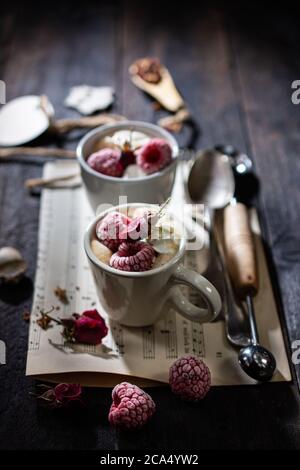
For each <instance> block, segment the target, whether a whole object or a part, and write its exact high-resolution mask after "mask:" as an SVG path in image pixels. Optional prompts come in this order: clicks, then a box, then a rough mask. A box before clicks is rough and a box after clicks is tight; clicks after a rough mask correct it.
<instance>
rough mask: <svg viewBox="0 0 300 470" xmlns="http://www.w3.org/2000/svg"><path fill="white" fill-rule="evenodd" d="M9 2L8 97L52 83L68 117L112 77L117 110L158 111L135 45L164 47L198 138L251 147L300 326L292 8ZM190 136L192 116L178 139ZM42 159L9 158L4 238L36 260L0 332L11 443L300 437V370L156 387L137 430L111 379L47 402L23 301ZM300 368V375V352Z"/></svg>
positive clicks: (274, 262)
mask: <svg viewBox="0 0 300 470" xmlns="http://www.w3.org/2000/svg"><path fill="white" fill-rule="evenodd" d="M6 3H7V5H6V7H5V8H3V7H2V8H3V10H2V12H1V16H0V23H1V29H0V40H1V43H0V51H1V52H0V54H1V57H0V60H1V62H0V67H1V68H0V79H2V80H5V82H6V85H7V95H8V96H7V98H8V99H11V98H13V97H16V96H18V95H23V94H30V93H36V94H40V93H45V94H47V95H48V96H49V98H50V99H51V101H52V102H53V104H54V106H55V110H56V114H57V116H58V117H65V116H76V115H77V114H76V113H75V112H72V111H70V110H67V109H66V108H65V107H64V106H63V104H62V103H63V99H64V98H65V96H66V94H67V91H68V89H69V87H70V86H72V85H76V84H82V83H87V84H92V85H99V84H100V85H101V84H102V85H107V84H110V85H112V86H114V87H115V89H116V91H117V102H116V105H115V107H114V110H115V111H116V112H119V113H122V114H125V115H126V116H128V117H129V118H135V119H143V120H149V121H152V122H155V121H156V120H157V118H158V117H159V116H160V115H162V114H163V113H162V112H157V111H155V110H154V109H153V107H152V106H151V102H150V101H149V100H148V99H147V98H146V97H145V96H144V95H143V94H142V93H140V92H139V91H138V90H137V89H136V88H134V86H133V85H132V84H131V82H130V81H129V79H128V73H127V69H128V65H129V64H130V63H131V62H132V61H133V60H134V59H135V58H137V57H140V56H144V55H154V56H158V57H160V58H161V60H162V61H163V62H164V63H166V65H167V66H168V67H169V68H170V70H171V71H172V73H173V75H174V77H175V80H176V83H177V84H178V86H179V88H180V90H181V91H182V93H183V95H184V97H185V99H186V101H187V102H188V103H189V105H190V109H191V111H192V113H193V115H194V116H195V118H196V121H197V123H198V124H199V126H200V128H201V132H200V133H199V135H198V136H197V139H196V142H195V144H196V147H198V148H199V147H209V146H212V145H214V144H216V143H220V142H221V143H222V142H225V143H232V144H234V145H236V146H237V147H239V148H240V149H241V150H245V151H247V152H248V153H249V154H250V155H251V157H252V158H253V161H254V163H255V168H256V172H257V174H258V176H259V178H260V180H261V192H260V197H259V202H258V209H259V214H260V220H261V223H262V227H263V235H264V239H265V243H266V248H267V253H268V258H269V263H270V266H271V268H272V274H273V279H274V287H275V291H276V294H277V298H278V302H279V305H280V306H281V308H282V313H283V322H284V324H286V326H287V332H288V337H289V341H290V343H289V344H290V345H291V342H292V341H294V340H297V339H300V316H299V305H300V290H299V282H300V249H299V247H300V233H299V227H300V224H299V214H300V184H299V182H300V158H299V148H300V147H299V145H300V132H299V116H300V106H296V105H293V104H292V102H291V83H292V81H293V80H296V79H300V62H299V54H298V49H299V39H300V30H299V28H298V24H297V19H296V17H295V16H294V15H293V12H292V11H291V10H289V11H284V10H280V9H277V10H276V8H275V7H274V8H275V9H274V8H273V10H272V12H270V11H269V10H263V9H262V7H260V6H259V5H258V6H256V7H253V6H251V7H248V8H246V7H245V5H243V8H241V9H239V8H238V7H228V6H227V7H226V8H225V7H224V8H222V7H216V8H213V7H211V6H210V7H209V6H206V5H205V4H203V2H201V5H202V6H201V8H199V9H198V11H197V10H195V9H193V8H190V6H189V3H188V2H183V4H184V5H185V8H183V7H182V8H181V9H176V11H175V10H174V7H171V6H170V4H169V6H168V7H167V6H166V7H165V8H164V7H162V6H160V7H158V4H157V7H154V5H155V3H153V5H152V4H149V7H148V8H146V7H145V6H143V4H144V3H146V2H139V3H137V4H136V5H134V4H132V3H126V2H119V3H115V4H114V3H112V2H107V3H106V2H95V3H89V4H87V3H86V2H82V7H81V8H80V9H78V7H76V8H73V7H72V6H68V5H67V3H65V2H63V1H62V2H60V3H59V4H56V5H55V4H53V5H52V6H51V5H50V4H48V6H40V7H39V8H36V9H34V8H32V9H31V8H30V7H29V6H28V5H26V3H25V2H24V6H18V5H17V4H14V3H13V2H11V1H9V2H6ZM25 5H26V6H25ZM173 5H175V3H174V4H173ZM251 5H252V3H251ZM157 8H159V10H157ZM189 138H190V136H189V131H188V130H186V131H185V132H184V133H183V134H182V135H181V136H180V137H179V141H180V144H181V145H182V146H184V145H186V144H187V142H188V141H189ZM77 140H78V133H77V134H76V133H75V134H73V135H72V136H69V138H68V140H67V141H61V142H57V144H59V145H62V146H64V147H66V148H74V147H75V145H76V142H77ZM41 143H42V144H47V143H48V142H47V140H46V139H42V141H41ZM49 143H50V142H49ZM52 144H53V142H52ZM25 160H26V161H25ZM42 163H43V162H42V160H41V159H38V158H36V157H35V158H34V157H32V158H31V157H27V158H26V159H25V158H23V159H21V158H20V159H19V160H18V161H17V162H9V161H6V162H1V164H0V246H3V245H13V246H16V247H18V248H19V249H20V250H21V251H22V253H23V254H24V255H25V257H26V259H27V260H28V263H29V271H28V277H27V278H26V279H25V280H24V281H23V282H22V284H21V285H20V286H19V288H18V289H8V288H5V287H3V286H1V287H0V309H1V310H0V339H1V340H4V341H5V342H6V345H7V364H6V365H5V366H4V365H2V366H0V374H1V381H0V383H1V386H0V413H1V421H0V446H1V448H2V449H104V450H107V449H121V450H124V449H142V450H146V449H156V450H169V451H178V450H180V449H198V450H200V449H204V448H225V449H228V448H230V449H231V448H234V449H240V448H248V449H254V448H277V449H278V448H289V449H291V448H292V449H294V448H300V426H299V423H300V409H299V405H300V401H299V392H298V388H297V382H296V380H295V381H294V383H283V384H266V385H263V386H257V387H232V388H231V387H227V388H225V387H224V388H222V387H218V388H214V389H213V390H212V391H211V393H210V394H209V396H208V397H207V398H206V399H205V401H203V402H202V403H200V404H198V405H191V404H186V403H182V402H180V401H178V400H177V399H176V398H175V397H174V396H173V395H172V394H171V393H170V392H169V390H168V389H167V388H166V387H163V388H159V389H155V390H153V391H152V395H153V397H154V399H155V400H156V402H157V403H158V407H159V412H157V414H156V415H155V417H154V419H153V420H152V422H151V423H150V424H149V425H148V426H146V427H145V428H144V429H143V430H141V431H140V432H138V433H123V432H118V433H116V432H115V431H114V430H112V429H111V428H110V426H109V424H108V422H107V418H106V416H107V410H108V407H109V404H110V390H104V389H102V390H101V389H98V390H88V391H87V392H86V394H87V397H88V403H89V405H88V407H87V409H86V410H85V412H84V413H82V414H80V415H79V416H77V415H76V416H69V415H67V416H65V415H64V414H60V413H55V412H51V411H49V410H47V409H43V408H40V407H38V406H37V403H36V400H35V399H34V398H32V397H31V396H30V395H29V391H33V390H34V381H33V380H31V379H29V378H26V377H25V372H24V371H25V363H26V352H27V334H28V324H27V323H25V322H24V320H23V319H22V312H23V309H24V307H26V306H30V303H31V295H32V283H33V280H34V273H35V265H36V251H37V232H38V223H39V202H40V200H39V197H36V196H31V195H29V194H28V193H27V191H26V190H25V189H24V187H23V181H24V180H25V179H26V178H29V177H36V176H39V175H41V172H42ZM289 347H290V346H289ZM289 351H291V349H289ZM289 354H290V352H289ZM296 373H297V374H298V378H300V368H299V367H298V366H297V367H296Z"/></svg>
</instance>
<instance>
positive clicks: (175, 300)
mask: <svg viewBox="0 0 300 470" xmlns="http://www.w3.org/2000/svg"><path fill="white" fill-rule="evenodd" d="M130 207H149V208H151V207H152V208H153V206H151V205H147V204H130ZM119 208H120V209H122V208H124V206H119V207H114V208H112V209H108V210H107V211H105V212H103V213H102V214H99V215H98V216H97V217H96V219H95V220H94V221H93V222H92V223H91V224H90V225H89V227H88V228H87V230H86V233H85V238H84V248H85V251H86V254H87V257H88V260H89V264H90V267H91V270H92V273H93V277H94V281H95V285H96V289H97V293H98V296H99V299H100V302H101V305H102V306H103V308H104V309H105V311H106V312H107V314H108V315H109V317H110V318H111V319H113V320H115V321H117V322H119V323H121V324H123V325H127V326H135V327H140V326H148V325H152V324H154V323H155V322H156V321H157V320H158V319H159V317H160V316H161V315H162V314H163V312H166V310H167V309H168V308H171V307H173V308H174V309H175V310H176V311H177V312H179V313H180V314H182V315H183V316H184V317H185V318H188V319H189V320H193V321H197V322H200V323H204V322H209V321H212V320H214V319H215V318H216V317H217V315H218V314H219V312H220V310H221V298H220V295H219V293H218V291H217V290H216V288H215V287H214V286H213V285H212V284H211V283H210V282H209V281H208V280H207V279H206V278H205V277H203V276H201V275H200V274H198V273H196V272H195V271H192V270H190V269H187V268H185V267H184V266H183V264H182V260H183V256H184V253H185V240H184V238H182V239H181V241H180V246H179V249H178V251H177V253H176V255H175V256H174V257H173V258H172V259H171V260H169V261H168V262H167V263H166V264H164V265H162V266H160V267H158V268H155V269H151V270H149V271H144V272H126V271H119V270H117V269H114V268H111V267H110V266H108V265H106V264H104V263H102V262H101V261H99V259H98V258H97V257H96V256H95V254H94V253H93V251H92V249H91V241H92V239H93V238H94V236H95V227H96V224H97V222H98V221H99V220H100V219H102V218H103V217H104V216H105V215H106V214H107V213H108V212H110V211H112V210H118V209H119ZM180 284H183V285H187V286H191V287H193V288H194V289H196V290H197V291H198V293H199V294H200V296H201V297H202V298H203V300H204V301H205V304H206V306H205V307H204V308H201V307H198V306H196V305H194V304H192V303H191V302H190V301H189V300H188V298H187V297H186V296H185V295H184V294H183V293H182V291H181V289H180V288H179V285H180Z"/></svg>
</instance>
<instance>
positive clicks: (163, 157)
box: [137, 139, 172, 175]
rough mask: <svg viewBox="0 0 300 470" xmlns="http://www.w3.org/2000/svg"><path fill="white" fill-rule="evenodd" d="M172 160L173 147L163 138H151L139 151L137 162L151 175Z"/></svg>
mask: <svg viewBox="0 0 300 470" xmlns="http://www.w3.org/2000/svg"><path fill="white" fill-rule="evenodd" d="M171 160H172V149H171V147H170V145H169V144H168V142H166V141H165V140H163V139H151V140H150V142H148V143H147V144H145V145H144V146H143V147H142V148H141V149H140V150H139V151H138V153H137V164H138V165H139V166H140V167H141V168H142V169H143V170H144V172H145V173H147V174H148V175H150V174H151V173H155V172H156V171H159V170H162V169H163V168H164V167H165V166H167V165H168V164H169V163H170V161H171Z"/></svg>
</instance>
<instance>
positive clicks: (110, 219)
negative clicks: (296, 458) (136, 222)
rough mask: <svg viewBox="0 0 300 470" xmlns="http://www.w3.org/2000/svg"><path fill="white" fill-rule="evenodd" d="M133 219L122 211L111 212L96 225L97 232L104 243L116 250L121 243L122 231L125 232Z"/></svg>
mask: <svg viewBox="0 0 300 470" xmlns="http://www.w3.org/2000/svg"><path fill="white" fill-rule="evenodd" d="M130 222H131V219H129V217H127V216H126V215H124V214H121V213H120V212H110V213H109V214H107V215H106V216H105V217H104V218H103V219H102V220H100V221H99V222H98V224H97V226H96V234H97V237H98V239H99V240H100V242H101V243H103V245H105V246H106V247H107V248H109V249H110V250H111V251H113V252H114V251H116V250H117V249H118V247H119V245H120V243H121V240H120V237H119V235H120V233H121V232H124V230H125V228H126V226H127V225H128V224H129V223H130Z"/></svg>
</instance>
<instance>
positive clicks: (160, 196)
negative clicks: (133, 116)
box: [76, 121, 179, 212]
mask: <svg viewBox="0 0 300 470" xmlns="http://www.w3.org/2000/svg"><path fill="white" fill-rule="evenodd" d="M129 129H132V130H134V131H138V132H141V133H144V134H146V135H147V136H149V137H150V138H157V137H158V138H160V139H164V140H166V141H167V142H168V143H169V144H170V146H171V149H172V161H171V163H170V164H169V165H168V166H166V167H165V168H163V169H162V170H160V171H157V172H156V173H153V174H151V175H144V176H141V177H138V178H130V179H129V178H127V179H126V178H115V177H113V176H107V175H103V174H101V173H98V172H97V171H95V170H93V169H92V168H91V167H90V166H89V165H88V164H87V162H86V159H87V158H88V156H89V155H90V154H91V153H93V152H94V151H95V145H96V144H97V142H99V140H101V139H103V138H104V137H105V136H108V135H112V134H113V133H114V132H117V131H122V130H129ZM76 153H77V159H78V162H79V164H80V168H81V176H82V180H83V183H84V187H85V190H86V193H87V196H88V199H89V202H90V204H91V206H92V208H93V209H94V211H95V212H99V211H98V206H99V205H100V204H101V205H103V204H106V205H107V204H110V205H113V206H116V205H119V204H121V201H120V196H122V197H126V201H123V202H127V203H128V204H130V203H132V202H137V201H139V202H145V203H150V204H161V203H163V202H164V201H165V200H166V199H167V198H168V197H169V196H170V194H171V191H172V188H173V184H174V179H175V173H176V165H177V157H178V153H179V149H178V145H177V142H176V140H175V139H174V137H173V136H172V135H171V134H170V133H169V132H167V131H165V130H164V129H162V128H161V127H159V126H156V125H155V124H150V123H147V122H142V121H122V122H119V123H116V124H108V125H106V126H101V127H98V128H96V129H93V130H92V131H90V132H88V133H87V134H86V135H85V136H84V137H83V138H82V139H81V140H80V142H79V144H78V146H77V150H76Z"/></svg>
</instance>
